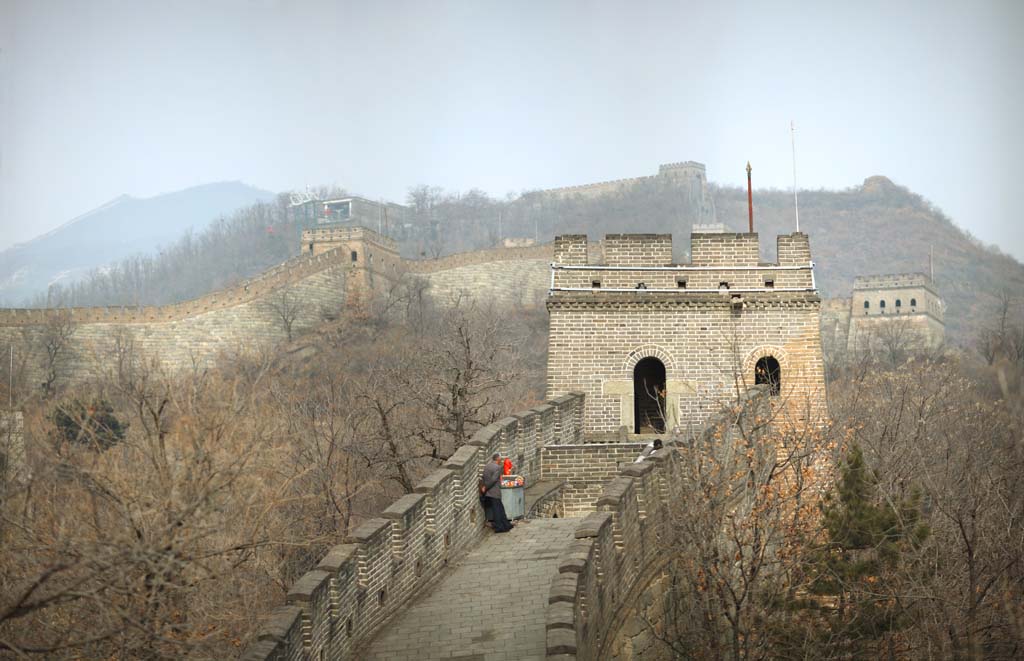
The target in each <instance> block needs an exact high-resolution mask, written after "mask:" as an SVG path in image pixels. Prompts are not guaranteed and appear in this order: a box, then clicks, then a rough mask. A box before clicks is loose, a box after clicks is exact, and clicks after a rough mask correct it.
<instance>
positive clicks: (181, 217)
mask: <svg viewBox="0 0 1024 661" xmlns="http://www.w3.org/2000/svg"><path fill="white" fill-rule="evenodd" d="M273 197H274V195H273V193H269V192H267V191H264V190H260V189H258V188H253V187H252V186H247V185H246V184H243V183H240V182H237V181H226V182H219V183H214V184H205V185H202V186H193V187H192V188H187V189H185V190H180V191H176V192H173V193H166V194H163V195H157V196H155V197H150V198H145V199H138V198H133V197H129V196H127V195H122V196H120V197H118V198H116V199H114V200H111V201H110V202H108V203H107V204H104V205H103V206H101V207H99V208H97V209H93V210H92V211H89V212H88V213H84V214H82V215H81V216H79V217H77V218H74V219H72V220H70V221H68V222H66V223H64V224H63V225H61V226H60V227H58V228H57V229H54V230H52V231H50V232H47V233H46V234H43V235H42V236H38V237H36V238H34V239H32V240H31V241H27V242H25V243H22V244H18V245H15V246H11V247H10V248H8V249H6V250H3V251H0V305H16V304H18V303H21V302H22V301H23V300H24V299H27V298H28V299H30V298H33V297H38V298H40V299H41V300H42V301H43V302H44V303H45V294H46V292H47V289H48V288H49V287H50V286H51V285H58V286H63V287H67V286H70V285H72V284H73V283H76V282H78V281H79V280H80V279H81V278H83V277H88V274H89V273H90V271H92V270H95V269H101V270H103V269H105V268H106V267H107V265H109V264H111V263H113V262H116V261H118V260H124V259H126V258H129V257H132V256H134V255H139V254H147V253H151V252H155V251H157V250H158V249H160V248H163V247H166V246H168V245H169V244H171V243H173V242H175V241H177V240H178V239H179V238H181V236H182V235H183V234H184V233H186V232H202V231H204V230H205V229H206V228H207V227H208V226H209V225H210V223H211V222H212V221H213V220H214V219H215V218H221V217H224V216H226V215H228V214H231V213H232V212H234V211H235V210H236V209H239V208H243V207H248V206H249V205H250V204H253V203H255V202H262V201H266V200H270V199H273ZM40 294H41V296H40Z"/></svg>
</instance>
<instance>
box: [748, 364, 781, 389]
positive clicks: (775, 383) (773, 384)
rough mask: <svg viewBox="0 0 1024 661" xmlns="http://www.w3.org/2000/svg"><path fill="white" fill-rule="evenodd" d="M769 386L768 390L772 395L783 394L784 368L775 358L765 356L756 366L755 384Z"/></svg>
mask: <svg viewBox="0 0 1024 661" xmlns="http://www.w3.org/2000/svg"><path fill="white" fill-rule="evenodd" d="M762 383H765V384H768V390H769V392H770V393H771V394H772V395H778V394H779V393H781V392H782V368H781V367H779V361H778V360H776V359H775V357H774V356H765V357H764V358H761V359H760V360H758V361H757V364H756V365H754V384H755V385H759V384H762Z"/></svg>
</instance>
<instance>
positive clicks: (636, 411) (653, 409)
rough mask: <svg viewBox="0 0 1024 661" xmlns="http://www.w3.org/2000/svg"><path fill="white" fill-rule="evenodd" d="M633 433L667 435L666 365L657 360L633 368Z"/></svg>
mask: <svg viewBox="0 0 1024 661" xmlns="http://www.w3.org/2000/svg"><path fill="white" fill-rule="evenodd" d="M633 432H634V433H636V434H650V433H654V434H663V433H665V364H664V363H662V362H661V361H660V360H658V359H657V358H644V359H643V360H641V361H640V362H639V363H637V364H636V367H635V368H633Z"/></svg>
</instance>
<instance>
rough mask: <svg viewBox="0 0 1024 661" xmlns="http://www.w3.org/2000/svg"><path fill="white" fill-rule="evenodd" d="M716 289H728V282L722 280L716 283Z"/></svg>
mask: <svg viewBox="0 0 1024 661" xmlns="http://www.w3.org/2000/svg"><path fill="white" fill-rule="evenodd" d="M718 288H719V289H728V288H729V283H728V282H725V281H724V280H723V281H722V282H719V283H718Z"/></svg>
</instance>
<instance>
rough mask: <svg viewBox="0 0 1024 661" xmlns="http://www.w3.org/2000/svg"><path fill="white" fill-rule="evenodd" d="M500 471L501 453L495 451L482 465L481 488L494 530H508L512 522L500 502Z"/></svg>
mask: <svg viewBox="0 0 1024 661" xmlns="http://www.w3.org/2000/svg"><path fill="white" fill-rule="evenodd" d="M501 473H502V463H501V455H500V454H498V453H497V452H495V453H494V455H493V456H492V457H491V461H490V462H489V463H488V464H487V465H486V466H484V471H483V474H482V475H481V476H480V482H481V485H482V486H481V488H482V489H483V490H484V502H485V510H487V511H489V512H490V523H491V528H492V529H494V532H508V531H509V530H512V527H513V526H512V522H511V521H509V520H508V517H507V516H506V515H505V506H504V505H502V504H501Z"/></svg>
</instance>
